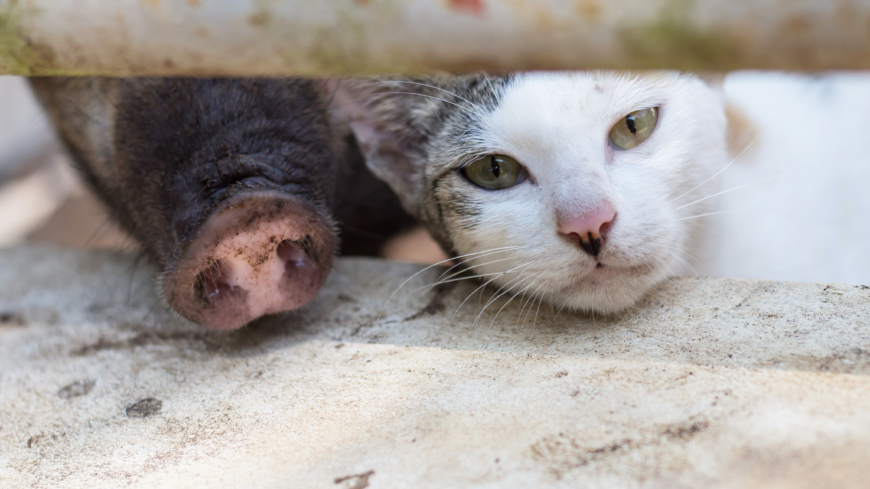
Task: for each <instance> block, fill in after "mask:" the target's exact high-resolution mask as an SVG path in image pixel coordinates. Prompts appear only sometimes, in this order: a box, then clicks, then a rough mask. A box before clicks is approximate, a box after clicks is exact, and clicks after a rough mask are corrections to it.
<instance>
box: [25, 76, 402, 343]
mask: <svg viewBox="0 0 870 489" xmlns="http://www.w3.org/2000/svg"><path fill="white" fill-rule="evenodd" d="M32 86H33V88H34V91H35V92H36V94H37V97H38V98H39V99H40V101H41V102H42V104H43V106H44V107H45V109H46V110H47V112H48V114H49V116H50V117H51V119H52V120H53V122H54V124H55V126H56V127H57V129H58V131H59V132H60V134H61V137H62V139H63V140H64V142H65V144H66V146H67V147H68V149H69V150H70V152H71V153H72V155H73V158H74V160H75V162H76V164H77V165H78V166H79V167H80V169H81V170H82V171H83V173H84V176H85V178H86V180H87V181H88V182H89V184H90V185H91V186H92V188H93V189H94V191H95V192H96V193H97V194H98V195H99V196H100V197H101V198H102V199H103V200H104V201H105V202H106V204H108V206H109V207H110V208H111V209H112V211H113V216H114V218H115V219H117V221H118V222H119V223H120V224H121V225H122V226H123V227H124V228H125V229H126V230H127V231H128V232H129V233H130V234H131V235H132V236H133V237H135V238H136V239H137V240H138V241H139V242H140V244H141V247H142V249H143V251H144V253H145V254H146V255H147V256H148V257H150V258H151V259H152V260H153V261H155V262H156V263H157V264H158V265H159V266H160V267H161V268H162V269H163V272H162V273H161V274H160V276H159V283H160V288H161V290H162V292H163V295H164V297H165V299H166V301H167V302H168V303H169V305H170V306H171V307H172V308H173V309H174V310H175V311H177V312H178V313H179V314H181V315H182V316H184V317H185V318H187V319H189V320H191V321H194V322H196V323H199V324H201V325H203V326H206V327H209V328H212V329H234V328H238V327H241V326H243V325H245V324H247V323H248V322H250V321H252V320H254V319H256V318H258V317H260V316H262V315H264V314H271V313H277V312H281V311H287V310H292V309H296V308H299V307H301V306H303V305H305V304H307V303H308V302H310V301H311V300H312V299H313V298H314V297H315V296H316V295H317V293H318V291H319V290H320V288H321V286H322V285H323V283H324V281H325V280H326V277H327V275H328V273H329V270H330V266H331V263H332V257H333V255H334V254H335V253H336V251H337V250H338V249H339V239H338V236H339V235H341V236H342V240H341V241H342V243H341V251H342V253H347V254H369V255H371V254H374V253H376V251H377V249H378V247H379V245H380V243H381V241H382V240H383V238H385V237H388V236H389V235H391V234H393V233H395V232H396V231H398V230H400V229H402V228H404V227H407V226H409V225H411V224H412V223H413V221H412V219H411V218H410V217H409V216H408V215H407V214H405V213H404V211H402V208H401V205H400V204H399V201H398V199H397V198H396V197H395V196H394V194H393V193H392V192H391V191H390V190H389V188H388V187H387V186H386V185H385V184H383V183H381V182H380V181H378V180H376V179H375V178H374V177H373V176H372V175H371V174H370V173H369V172H368V170H367V169H366V167H365V163H364V161H363V158H362V156H361V154H360V152H359V149H358V148H357V146H356V142H355V140H354V139H353V136H352V135H351V133H350V131H349V130H347V129H346V128H345V127H342V126H341V125H340V124H339V123H337V122H335V121H332V120H330V118H329V115H328V111H327V104H328V94H327V93H325V92H324V91H323V89H322V87H321V86H320V84H319V83H318V82H316V81H313V80H302V79H179V78H175V79H163V78H136V79H117V78H115V79H112V78H35V79H32Z"/></svg>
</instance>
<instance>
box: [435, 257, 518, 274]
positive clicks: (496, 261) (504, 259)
mask: <svg viewBox="0 0 870 489" xmlns="http://www.w3.org/2000/svg"><path fill="white" fill-rule="evenodd" d="M494 254H496V253H490V254H488V255H483V256H481V257H475V258H470V259H468V260H465V262H463V263H466V262H469V261H471V260H476V259H477V258H483V257H484V256H491V255H494ZM515 259H516V258H514V257H510V258H501V259H499V260H493V261H490V262H486V263H481V264H480V265H472V266H471V267H469V268H467V269H463V270H460V271H458V272H454V273H452V274H450V275H449V276H447V277H444V279H445V280H446V279H449V278H453V277H455V276H457V275H461V274H463V273H466V272H468V271H469V270H472V269H474V268H475V267H477V268H480V267H485V266H487V265H492V264H493V263H501V262H503V261H510V260H515ZM451 268H453V267H451ZM442 275H443V274H442ZM438 280H441V277H438Z"/></svg>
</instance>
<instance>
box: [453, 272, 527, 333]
mask: <svg viewBox="0 0 870 489" xmlns="http://www.w3.org/2000/svg"><path fill="white" fill-rule="evenodd" d="M529 263H532V262H528V263H523V264H522V265H518V266H516V267H514V268H511V269H510V270H508V271H505V272H501V273H500V274H498V275H497V276H495V277H493V278H491V279H489V280H487V281H486V282H484V283H483V284H482V285H481V286H480V287H478V288H476V289H474V290H473V291H472V292H471V293H470V294H468V297H466V298H465V300H463V301H462V302H461V303H460V304H459V306H458V307H457V308H456V311H455V312H454V313H453V316H451V318H450V323H449V324H453V320H454V319H455V318H456V315H457V314H458V313H459V310H460V309H462V306H463V305H464V304H465V303H466V302H467V301H468V299H470V298H471V296H473V295H474V294H475V293H476V292H477V291H479V290H480V289H482V288H484V287H486V286H487V285H489V284H490V283H491V282H492V281H493V280H496V279H497V278H498V277H501V276H504V275H507V274H508V273H510V272H512V271H514V270H516V269H518V268H522V267H524V266H526V265H528V264H529Z"/></svg>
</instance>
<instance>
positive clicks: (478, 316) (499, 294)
mask: <svg viewBox="0 0 870 489" xmlns="http://www.w3.org/2000/svg"><path fill="white" fill-rule="evenodd" d="M538 261H539V260H538ZM538 261H534V262H531V263H529V264H528V265H526V267H525V268H523V269H522V270H521V271H520V273H519V275H517V277H516V278H514V279H512V280H510V281H508V283H506V284H504V285H502V286H501V287H500V288H499V293H498V295H496V296H494V297H492V298H490V299H489V301H487V303H486V305H485V306H483V309H481V310H480V313H479V314H478V315H477V317H476V318H474V322H473V323H472V326H473V325H475V324H477V322H478V320H480V316H482V315H483V312H484V311H485V310H486V308H487V307H489V306H490V305H491V304H492V303H493V302H495V301H496V300H498V298H499V297H501V296H503V295H505V294H507V293H508V292H510V291H511V290H513V288H514V287H516V286H517V285H519V284H520V283H521V282H520V281H519V280H520V278H522V276H523V274H524V273H526V270H528V269H529V267H531V266H532V265H534V264H535V263H538ZM515 282H516V283H515ZM511 283H513V284H514V285H511V287H510V288H508V289H507V290H504V291H503V292H501V290H502V289H504V288H505V287H507V286H508V285H510V284H511Z"/></svg>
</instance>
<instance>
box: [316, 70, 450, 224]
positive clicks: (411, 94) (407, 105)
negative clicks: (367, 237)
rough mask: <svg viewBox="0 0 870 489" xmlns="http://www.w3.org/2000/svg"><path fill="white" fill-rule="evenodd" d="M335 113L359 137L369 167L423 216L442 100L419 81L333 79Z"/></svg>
mask: <svg viewBox="0 0 870 489" xmlns="http://www.w3.org/2000/svg"><path fill="white" fill-rule="evenodd" d="M325 87H326V93H327V100H328V101H329V104H330V108H331V111H332V113H333V115H334V116H337V118H338V119H339V120H340V121H343V122H344V123H347V124H348V125H349V126H350V128H351V130H352V131H353V133H354V134H355V135H356V138H357V141H358V142H359V145H360V149H361V150H362V153H363V155H364V156H365V158H366V165H367V166H368V167H369V169H370V170H371V171H372V173H374V174H375V176H377V177H378V178H380V179H381V180H383V181H384V182H386V183H387V184H388V185H389V186H390V187H391V188H392V189H393V190H394V191H395V192H396V194H398V196H399V199H400V200H401V201H402V205H403V206H404V207H405V209H406V210H407V211H408V212H409V213H411V214H412V215H414V216H417V217H419V215H420V212H419V211H420V206H421V202H422V200H423V197H424V196H423V189H424V186H425V183H424V179H425V164H426V145H427V142H428V141H429V139H430V137H431V135H432V128H431V125H432V124H433V122H434V121H435V120H437V117H433V116H434V115H436V113H437V110H438V106H439V104H438V102H437V101H436V100H433V99H432V98H431V96H430V95H429V94H428V93H427V92H428V91H430V90H432V88H431V87H426V86H424V85H422V84H417V82H411V81H383V80H375V79H346V78H345V79H331V80H328V81H327V82H326V84H325Z"/></svg>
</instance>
